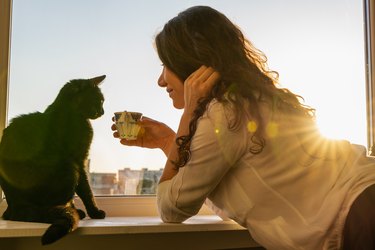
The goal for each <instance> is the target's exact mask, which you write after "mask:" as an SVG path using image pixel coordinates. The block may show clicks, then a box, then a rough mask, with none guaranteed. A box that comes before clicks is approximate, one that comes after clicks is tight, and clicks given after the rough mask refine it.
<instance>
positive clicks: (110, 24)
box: [8, 0, 367, 172]
mask: <svg viewBox="0 0 375 250" xmlns="http://www.w3.org/2000/svg"><path fill="white" fill-rule="evenodd" d="M194 5H209V6H211V7H213V8H215V9H217V10H219V11H221V12H222V13H224V14H225V15H226V16H227V17H228V18H229V19H230V20H232V21H233V22H234V23H235V24H237V25H238V26H239V27H240V28H241V30H242V31H243V33H244V34H245V36H246V37H247V38H248V39H249V40H250V41H251V42H252V43H253V44H254V45H255V46H256V47H257V48H259V49H260V50H262V51H263V52H264V53H265V54H266V56H267V57H268V60H269V61H268V63H269V67H270V68H271V69H273V70H275V71H277V72H279V74H280V83H281V85H282V87H287V88H289V89H291V90H292V91H293V92H295V93H297V94H300V95H301V96H303V97H304V99H305V102H306V104H308V105H311V106H313V107H314V108H316V110H317V121H318V125H319V127H320V129H321V131H322V133H323V134H325V135H326V136H328V137H331V138H340V139H347V140H350V141H351V142H353V143H358V144H362V145H366V143H367V141H366V119H365V117H366V106H365V102H366V96H365V67H364V44H363V43H364V37H363V16H362V12H363V11H362V1H361V0H330V1H325V0H310V1H308V0H283V1H281V0H231V1H227V0H205V1H203V0H199V1H198V0H196V1H193V0H180V1H176V0H133V1H130V0H108V1H101V0H64V1H50V0H32V1H26V0H13V17H12V37H11V69H10V87H9V110H8V115H9V119H11V118H12V117H14V116H16V115H19V114H24V113H30V112H35V111H44V109H45V108H46V107H47V106H48V105H49V104H50V103H52V101H53V100H54V98H55V97H56V95H57V93H58V91H59V89H60V88H61V87H62V86H63V85H64V84H65V83H66V82H67V81H69V80H71V79H76V78H91V77H94V76H99V75H103V74H105V75H107V78H106V80H105V81H104V83H103V84H102V91H103V93H104V96H105V99H106V101H105V103H104V109H105V115H104V116H102V117H101V118H99V119H98V120H94V121H92V124H93V128H94V140H93V143H92V146H91V151H90V159H91V166H90V167H91V171H92V172H117V169H123V168H126V167H129V168H133V169H139V168H149V169H159V168H163V167H164V163H165V160H166V158H165V156H164V155H163V153H162V152H161V151H160V150H158V149H152V150H151V149H141V148H133V147H125V146H122V145H121V144H120V143H119V142H118V140H116V139H114V138H113V137H112V131H111V130H110V127H111V125H112V121H111V118H112V116H113V113H114V112H116V111H123V110H127V111H138V112H142V113H143V114H144V115H146V116H148V117H151V118H153V119H156V120H159V121H162V122H164V123H166V124H168V125H169V126H170V127H171V128H173V129H177V126H178V121H179V117H180V115H181V110H176V109H174V108H173V105H172V102H171V100H170V99H169V96H168V94H167V93H166V91H165V89H162V88H160V87H158V85H157V79H158V77H159V74H160V72H161V69H162V66H161V62H160V60H159V59H158V56H157V54H156V51H155V48H154V45H153V39H154V37H155V35H156V34H157V32H158V31H160V30H161V29H162V27H163V25H164V23H166V22H167V21H168V20H169V19H170V18H173V17H174V16H175V15H177V14H178V13H179V12H180V11H183V10H184V9H186V8H188V7H191V6H194Z"/></svg>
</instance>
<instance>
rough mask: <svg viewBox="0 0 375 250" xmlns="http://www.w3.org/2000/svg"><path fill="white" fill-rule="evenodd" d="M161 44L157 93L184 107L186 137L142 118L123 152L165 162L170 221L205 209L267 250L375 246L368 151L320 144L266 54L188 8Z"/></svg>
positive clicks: (373, 179) (373, 174) (373, 176)
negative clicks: (143, 151) (136, 150)
mask: <svg viewBox="0 0 375 250" xmlns="http://www.w3.org/2000/svg"><path fill="white" fill-rule="evenodd" d="M155 43H156V48H157V52H158V54H159V57H160V59H161V61H162V62H163V71H162V73H161V75H160V77H159V80H158V84H159V86H160V87H163V88H166V90H167V92H168V93H169V96H170V98H171V99H172V101H173V105H174V107H175V108H178V109H183V114H182V116H181V120H180V124H179V128H178V131H177V133H175V132H174V131H172V130H171V129H170V128H169V127H168V126H166V125H165V124H163V123H160V122H158V121H155V120H152V119H150V118H144V119H143V121H141V122H140V124H141V126H143V128H144V133H143V135H141V136H140V137H139V138H138V139H137V140H135V141H126V140H121V143H122V144H124V145H128V146H142V147H147V148H160V149H162V150H163V152H164V153H165V155H166V156H167V157H168V160H167V162H166V165H165V168H164V172H163V175H162V176H161V179H160V183H159V186H158V193H157V199H158V206H159V211H160V215H161V218H162V219H163V221H165V222H182V221H184V220H186V219H187V218H189V217H191V216H193V215H195V214H196V213H197V212H198V211H199V209H200V208H201V206H202V204H203V203H204V202H205V201H206V200H207V201H208V203H209V204H211V205H212V208H213V209H214V211H216V212H218V213H221V214H224V215H226V216H227V217H229V218H231V219H233V220H234V221H236V222H238V223H239V224H241V225H242V226H244V227H246V228H248V230H249V231H250V233H251V235H252V236H253V238H254V239H255V240H256V241H257V242H258V243H259V244H261V245H262V246H264V247H266V248H267V249H313V250H316V249H339V248H346V249H373V248H374V247H375V245H374V244H373V241H374V239H375V234H373V232H374V231H372V230H373V228H374V226H373V225H374V223H373V222H374V218H373V217H374V216H373V215H372V214H374V212H372V213H366V211H371V210H373V209H374V204H375V201H374V198H372V197H375V195H373V194H372V193H373V192H374V189H375V186H374V183H375V171H374V170H375V161H374V160H373V159H372V158H369V157H366V150H365V148H364V147H362V146H358V145H352V144H350V143H349V142H347V141H332V140H327V139H325V138H323V137H322V136H321V135H320V134H319V132H318V130H317V128H316V126H315V122H314V109H313V108H311V107H308V106H306V105H304V104H302V103H301V98H300V97H299V96H297V95H295V94H293V93H292V92H290V91H289V90H287V89H282V88H279V87H278V86H277V83H278V75H277V73H276V72H274V71H270V70H268V68H267V65H266V57H265V56H264V55H263V54H262V53H261V52H260V51H259V50H257V49H256V48H254V47H253V46H252V44H251V43H250V42H249V41H248V40H247V39H245V38H244V36H243V34H242V32H241V31H240V30H239V29H238V28H237V27H236V26H235V25H234V24H233V23H232V22H231V21H230V20H228V19H227V18H226V17H225V16H224V15H223V14H221V13H220V12H218V11H216V10H214V9H212V8H210V7H205V6H196V7H192V8H189V9H187V10H185V11H183V12H181V13H180V14H178V15H177V16H176V17H175V18H173V19H171V20H170V21H169V22H168V23H166V24H165V26H164V28H163V30H162V31H161V32H160V33H159V34H158V35H157V36H156V39H155ZM112 129H113V130H115V126H112ZM114 136H115V137H118V133H117V132H115V133H114ZM368 197H370V198H372V201H371V200H370V201H369V202H367V201H368V200H369V199H368ZM363 209H367V210H363ZM349 211H350V212H349ZM348 213H349V215H348ZM360 220H362V222H361V221H360ZM364 222H366V225H365V223H364ZM367 222H368V223H367ZM361 244H362V245H361ZM366 247H369V248H366Z"/></svg>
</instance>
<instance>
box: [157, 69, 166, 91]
mask: <svg viewBox="0 0 375 250" xmlns="http://www.w3.org/2000/svg"><path fill="white" fill-rule="evenodd" d="M163 75H164V70H163V71H162V72H161V74H160V76H159V79H158V85H159V86H160V87H166V86H167V84H166V82H165V81H164V76H163Z"/></svg>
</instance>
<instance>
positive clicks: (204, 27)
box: [155, 6, 315, 167]
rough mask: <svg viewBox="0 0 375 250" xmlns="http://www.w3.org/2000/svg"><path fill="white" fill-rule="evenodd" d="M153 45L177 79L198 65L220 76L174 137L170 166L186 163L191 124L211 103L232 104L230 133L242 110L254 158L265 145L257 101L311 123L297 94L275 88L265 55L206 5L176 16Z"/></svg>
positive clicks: (311, 113)
mask: <svg viewBox="0 0 375 250" xmlns="http://www.w3.org/2000/svg"><path fill="white" fill-rule="evenodd" d="M155 45H156V49H157V52H158V55H159V58H160V60H161V61H162V62H163V64H164V65H165V66H166V67H168V68H169V69H170V70H171V71H172V72H174V73H175V74H176V75H177V76H178V77H179V78H180V80H182V81H185V80H186V79H187V77H188V76H189V75H190V74H191V73H193V72H194V71H195V70H197V69H198V68H199V67H200V66H201V65H206V66H211V67H212V68H214V69H215V70H216V71H217V72H219V74H220V76H221V79H220V81H219V82H218V83H217V84H216V85H215V86H214V87H213V89H212V90H211V91H210V93H209V94H208V96H207V97H205V98H202V99H201V100H200V101H199V104H198V106H197V108H196V110H195V112H194V115H193V118H192V120H191V121H190V125H189V134H188V135H186V136H181V137H179V138H177V139H176V143H177V144H178V146H179V159H178V161H177V162H174V163H175V165H176V167H183V166H184V165H185V164H186V163H187V162H188V161H189V159H190V154H191V152H190V142H191V140H192V137H193V136H194V133H195V131H196V128H197V121H198V119H199V118H200V117H201V116H202V115H203V113H204V112H205V111H206V109H207V105H208V104H209V103H210V102H211V101H212V100H213V99H216V100H218V101H219V102H228V101H229V102H231V103H233V106H234V109H235V116H234V123H233V124H230V128H231V129H234V128H235V127H236V126H237V125H239V124H240V122H241V117H243V115H244V113H245V112H249V113H250V115H251V116H252V117H253V119H254V120H255V121H256V122H257V127H258V129H257V130H256V131H255V132H254V134H253V136H252V141H253V143H254V145H255V146H254V147H252V148H250V151H251V152H252V153H254V154H257V153H260V152H261V151H262V150H263V148H264V146H265V143H266V141H265V139H264V124H263V122H262V119H261V113H260V110H259V100H260V99H262V98H267V99H269V100H272V105H273V107H277V108H278V109H279V110H283V111H286V112H292V113H294V114H297V115H302V116H306V117H308V118H311V119H313V118H314V116H315V114H314V113H315V112H314V111H315V110H314V109H313V108H311V107H308V106H306V105H304V104H302V103H301V101H300V100H301V99H302V98H301V97H300V96H298V95H295V94H293V93H292V92H291V91H289V90H288V89H285V88H278V87H277V84H278V73H277V72H275V71H271V70H269V69H268V66H267V57H266V56H265V55H264V54H263V53H262V52H261V51H260V50H258V49H257V48H255V47H254V46H253V45H252V44H251V42H250V41H249V40H247V39H246V38H245V37H244V35H243V33H242V32H241V30H240V29H239V28H238V27H237V26H236V25H235V24H233V23H232V22H231V21H230V20H229V19H228V18H227V17H226V16H225V15H223V14H222V13H220V12H219V11H217V10H215V9H213V8H211V7H208V6H195V7H191V8H188V9H186V10H185V11H183V12H181V13H179V14H178V15H177V16H176V17H174V18H172V19H171V20H169V21H168V22H167V23H166V24H165V25H164V27H163V29H162V31H161V32H160V33H158V34H157V35H156V37H155ZM224 94H225V96H226V97H225V98H224ZM246 103H248V105H245V104H246ZM249 106H251V108H248V107H249Z"/></svg>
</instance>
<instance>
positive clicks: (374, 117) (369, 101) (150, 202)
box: [0, 0, 375, 216]
mask: <svg viewBox="0 0 375 250" xmlns="http://www.w3.org/2000/svg"><path fill="white" fill-rule="evenodd" d="M12 2H13V1H12V0H0V72H1V73H0V139H1V136H2V131H3V129H4V128H5V127H6V125H7V124H6V123H7V119H6V118H7V106H8V84H9V71H10V46H11V43H10V39H11V36H10V35H11V28H12V23H11V20H12ZM363 6H364V23H365V27H364V33H365V60H366V62H365V67H366V69H365V70H366V73H365V74H366V83H365V84H366V105H367V138H368V147H369V148H370V147H371V146H372V145H373V144H374V142H375V77H373V76H374V72H375V11H374V9H375V0H363ZM2 198H3V197H2V192H1V187H0V202H1V201H2ZM96 200H97V203H98V205H99V207H101V208H102V209H104V210H106V211H107V213H108V214H109V215H111V216H141V215H143V216H156V215H157V207H156V197H155V196H111V197H108V196H97V197H96ZM76 202H77V206H78V207H80V206H82V203H80V200H79V199H78V198H77V199H76ZM4 203H5V202H3V203H2V205H3V204H4ZM200 214H212V212H211V211H210V210H209V209H208V208H206V207H205V206H204V207H203V208H202V209H201V211H200Z"/></svg>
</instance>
